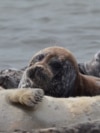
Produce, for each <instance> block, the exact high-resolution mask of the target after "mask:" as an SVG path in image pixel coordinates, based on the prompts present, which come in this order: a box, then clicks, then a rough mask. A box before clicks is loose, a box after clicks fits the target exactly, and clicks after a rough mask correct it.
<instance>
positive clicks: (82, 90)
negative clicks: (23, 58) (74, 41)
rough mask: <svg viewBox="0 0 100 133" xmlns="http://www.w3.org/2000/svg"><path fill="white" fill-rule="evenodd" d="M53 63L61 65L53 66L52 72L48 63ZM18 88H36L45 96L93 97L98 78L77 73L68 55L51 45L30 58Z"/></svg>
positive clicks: (98, 90) (99, 83)
mask: <svg viewBox="0 0 100 133" xmlns="http://www.w3.org/2000/svg"><path fill="white" fill-rule="evenodd" d="M53 60H54V61H53ZM57 61H58V62H60V63H61V64H60V65H61V66H59V64H57V65H56V64H55V65H56V66H55V67H56V68H55V69H54V68H53V67H54V66H53V67H52V66H51V65H50V63H52V62H53V63H55V62H57ZM59 67H61V69H60V68H59ZM53 69H54V70H53ZM57 69H59V70H57ZM56 71H57V74H55V72H56ZM19 87H21V88H24V87H25V88H26V87H39V88H42V89H43V90H44V92H45V94H46V95H51V96H55V97H69V96H94V95H99V94H100V79H99V78H95V77H92V76H86V75H83V74H81V73H80V72H79V68H78V64H77V61H76V59H75V57H74V56H73V55H72V53H71V52H70V51H69V50H67V49H64V48H62V47H56V46H55V47H49V48H46V49H43V50H41V51H40V52H38V53H37V54H36V55H35V56H33V58H32V60H31V61H30V63H29V66H28V68H27V69H26V71H25V72H24V74H23V77H22V80H21V82H20V85H19Z"/></svg>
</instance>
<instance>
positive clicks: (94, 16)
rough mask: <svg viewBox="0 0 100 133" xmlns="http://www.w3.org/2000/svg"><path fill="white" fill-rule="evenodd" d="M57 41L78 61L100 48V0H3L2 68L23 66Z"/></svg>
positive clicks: (0, 24)
mask: <svg viewBox="0 0 100 133" xmlns="http://www.w3.org/2000/svg"><path fill="white" fill-rule="evenodd" d="M56 45H59V46H63V47H65V48H68V49H70V50H71V51H72V52H73V54H74V55H75V57H76V58H77V60H78V62H84V61H87V60H89V59H90V58H91V57H92V56H93V54H94V53H96V52H97V51H98V50H100V0H0V69H4V68H9V67H14V68H22V67H24V66H26V65H27V64H28V61H29V59H30V58H31V57H32V55H33V54H34V53H36V52H37V51H39V50H40V49H42V48H45V47H49V46H56Z"/></svg>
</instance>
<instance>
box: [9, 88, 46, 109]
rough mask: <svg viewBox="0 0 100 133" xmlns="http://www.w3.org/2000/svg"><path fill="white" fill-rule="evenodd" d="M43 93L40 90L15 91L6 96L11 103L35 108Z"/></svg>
mask: <svg viewBox="0 0 100 133" xmlns="http://www.w3.org/2000/svg"><path fill="white" fill-rule="evenodd" d="M43 96H44V92H43V90H42V89H37V88H36V89H31V88H28V89H25V88H21V89H15V90H13V91H12V92H11V93H8V94H7V98H8V100H9V101H10V102H12V103H20V104H22V105H26V106H28V107H34V108H35V107H36V106H37V105H38V103H40V102H41V101H42V99H43Z"/></svg>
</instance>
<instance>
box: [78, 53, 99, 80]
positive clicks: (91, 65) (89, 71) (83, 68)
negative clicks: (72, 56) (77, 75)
mask: <svg viewBox="0 0 100 133" xmlns="http://www.w3.org/2000/svg"><path fill="white" fill-rule="evenodd" d="M78 66H79V70H80V72H81V73H82V74H85V75H92V76H96V77H100V51H98V52H97V53H96V54H95V55H94V56H93V58H92V59H91V60H90V61H88V62H85V63H79V64H78Z"/></svg>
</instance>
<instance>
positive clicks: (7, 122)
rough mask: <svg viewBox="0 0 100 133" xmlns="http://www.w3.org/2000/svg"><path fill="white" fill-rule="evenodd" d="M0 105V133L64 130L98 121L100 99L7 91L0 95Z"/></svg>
mask: <svg viewBox="0 0 100 133" xmlns="http://www.w3.org/2000/svg"><path fill="white" fill-rule="evenodd" d="M0 101H1V102H0V131H14V130H17V129H20V130H24V131H25V130H28V131H30V130H32V129H40V128H50V127H62V126H63V127H64V126H70V125H73V124H74V123H75V124H78V123H81V122H89V121H94V120H99V119H100V117H99V116H100V106H99V105H100V96H96V97H92V98H91V97H77V98H53V97H49V96H44V95H43V90H42V89H10V90H1V91H0ZM87 101H88V102H87Z"/></svg>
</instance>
